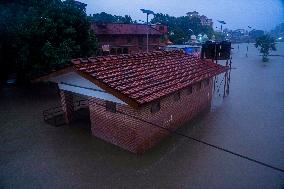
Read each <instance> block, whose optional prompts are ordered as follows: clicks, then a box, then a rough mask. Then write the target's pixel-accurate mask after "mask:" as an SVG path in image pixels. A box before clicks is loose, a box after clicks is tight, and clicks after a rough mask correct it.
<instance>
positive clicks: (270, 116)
mask: <svg viewBox="0 0 284 189" xmlns="http://www.w3.org/2000/svg"><path fill="white" fill-rule="evenodd" d="M234 47H235V49H234V50H233V52H234V55H233V68H234V69H233V70H232V72H231V83H230V94H229V96H227V97H226V98H225V99H223V98H222V95H221V97H219V95H218V93H215V98H214V102H213V106H212V110H211V111H210V112H209V113H207V114H204V115H202V116H200V117H198V118H197V119H195V120H194V121H191V122H189V123H187V124H185V126H184V127H182V128H181V129H179V130H178V132H181V133H183V134H186V135H189V136H191V137H194V138H197V139H200V140H203V141H206V142H208V143H211V144H214V145H218V146H220V147H223V148H226V149H229V150H231V151H234V152H236V153H240V154H242V155H245V156H248V157H250V158H253V159H256V160H258V161H261V162H265V163H267V164H270V165H272V166H274V167H278V168H280V169H282V170H283V169H284V57H281V56H271V57H270V62H268V63H266V64H264V63H262V62H261V57H260V56H258V53H257V51H256V49H255V48H254V47H252V46H251V45H250V47H249V52H248V57H246V54H245V51H246V44H242V45H240V47H239V50H238V48H237V46H236V45H235V46H234ZM273 54H276V55H277V54H278V55H284V44H283V43H282V44H279V45H278V51H277V52H274V53H273ZM222 77H223V76H220V77H219V80H220V81H221V80H222ZM220 93H222V91H220ZM0 97H1V98H0V188H218V189H220V188H264V189H266V188H268V189H270V188H279V189H283V187H284V173H283V172H280V171H277V170H274V169H271V168H268V167H265V166H262V165H260V164H257V163H254V162H251V161H248V160H246V159H243V158H240V157H237V156H234V155H232V154H229V153H226V152H223V151H220V150H216V149H214V148H212V147H209V146H206V145H204V144H201V143H198V142H194V141H192V140H188V139H186V138H182V137H179V136H173V135H172V136H170V137H168V138H166V139H165V140H163V141H162V142H161V143H160V144H159V145H158V146H156V147H154V148H153V149H152V150H150V151H149V152H147V153H146V154H144V155H142V156H137V155H133V154H131V153H129V152H127V151H124V150H121V149H120V148H118V147H115V146H113V145H111V144H108V143H106V142H104V141H102V140H100V139H97V138H95V137H92V136H91V135H90V133H89V130H88V129H87V128H86V125H87V124H89V122H88V120H87V119H85V120H83V119H82V120H79V121H76V122H74V123H73V124H72V125H71V127H68V126H62V127H52V126H50V125H47V124H46V123H45V122H44V121H43V118H42V111H43V110H44V109H47V108H50V107H52V106H57V105H58V104H59V96H58V94H57V93H56V90H55V88H53V87H52V86H38V87H33V88H19V87H7V86H6V87H2V88H1V90H0ZM84 126H85V127H84Z"/></svg>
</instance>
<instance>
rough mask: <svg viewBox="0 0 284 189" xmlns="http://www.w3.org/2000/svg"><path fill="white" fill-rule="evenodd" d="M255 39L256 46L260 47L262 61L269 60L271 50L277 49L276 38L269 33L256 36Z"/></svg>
mask: <svg viewBox="0 0 284 189" xmlns="http://www.w3.org/2000/svg"><path fill="white" fill-rule="evenodd" d="M255 41H256V43H255V47H256V48H259V52H260V53H261V54H262V61H263V62H267V61H268V55H269V52H270V51H271V50H272V51H276V47H275V39H274V38H273V37H271V36H270V35H268V34H267V35H263V36H260V37H258V38H256V40H255Z"/></svg>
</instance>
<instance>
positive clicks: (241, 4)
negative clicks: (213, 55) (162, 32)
mask: <svg viewBox="0 0 284 189" xmlns="http://www.w3.org/2000/svg"><path fill="white" fill-rule="evenodd" d="M81 2H84V3H86V4H88V6H87V13H88V14H93V13H98V12H107V13H110V14H116V15H126V14H127V15H130V16H131V17H132V18H133V19H136V20H145V15H143V14H142V13H141V11H140V8H144V9H151V10H153V11H154V12H156V13H160V12H161V13H167V14H169V15H173V16H182V15H185V14H186V13H187V12H189V11H194V10H196V11H198V12H199V13H200V14H204V15H206V16H207V17H209V18H212V19H213V21H214V24H215V23H216V21H217V20H224V21H226V22H227V25H226V26H225V27H227V28H229V29H239V28H245V29H247V26H248V25H249V26H252V27H253V28H255V29H263V30H270V29H272V28H274V27H275V26H276V25H277V24H280V23H282V22H284V0H81ZM215 25H216V24H215ZM216 26H218V27H219V25H216Z"/></svg>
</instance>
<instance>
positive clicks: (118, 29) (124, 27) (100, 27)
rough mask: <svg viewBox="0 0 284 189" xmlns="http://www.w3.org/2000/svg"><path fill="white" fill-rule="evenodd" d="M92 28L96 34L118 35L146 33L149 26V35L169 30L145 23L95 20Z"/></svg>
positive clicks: (162, 33) (164, 32)
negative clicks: (101, 22) (102, 22)
mask: <svg viewBox="0 0 284 189" xmlns="http://www.w3.org/2000/svg"><path fill="white" fill-rule="evenodd" d="M161 26H162V25H161ZM162 27H166V26H162ZM91 28H92V30H93V31H94V32H95V34H96V35H116V34H120V35H121V34H125V35H146V34H147V28H148V30H149V31H148V32H149V35H164V34H166V32H167V29H164V30H161V31H160V30H158V29H156V28H154V27H151V26H147V25H145V24H121V23H107V24H99V23H96V22H93V23H92V24H91Z"/></svg>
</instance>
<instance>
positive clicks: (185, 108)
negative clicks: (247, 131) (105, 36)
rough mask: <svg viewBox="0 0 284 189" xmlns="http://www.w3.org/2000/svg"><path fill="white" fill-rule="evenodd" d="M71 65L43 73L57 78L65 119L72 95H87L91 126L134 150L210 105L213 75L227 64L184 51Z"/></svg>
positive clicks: (69, 112) (79, 61) (70, 110)
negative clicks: (48, 73)
mask: <svg viewBox="0 0 284 189" xmlns="http://www.w3.org/2000/svg"><path fill="white" fill-rule="evenodd" d="M72 63H73V66H72V67H70V68H68V69H65V70H61V71H60V72H56V73H53V74H50V75H49V76H46V77H42V78H40V79H39V80H50V81H53V82H55V83H58V86H59V89H60V94H61V102H62V107H63V110H64V114H65V119H66V122H67V123H68V122H69V121H70V120H71V118H72V113H73V111H74V108H73V107H74V105H73V104H72V103H73V100H72V98H73V96H74V95H75V94H79V95H83V96H85V97H86V98H87V99H88V107H89V110H90V120H91V131H92V134H93V135H94V136H96V137H98V138H101V139H103V140H105V141H108V142H110V143H112V144H115V145H117V146H119V147H121V148H124V149H126V150H129V151H131V152H134V153H143V152H145V151H146V150H147V149H149V148H151V147H153V146H154V145H155V144H157V143H158V142H159V141H160V140H161V139H163V138H164V137H166V136H167V135H168V134H169V133H170V132H169V130H171V131H174V130H175V129H177V128H178V127H179V126H181V125H182V124H183V123H185V122H186V121H188V120H190V119H191V118H193V117H194V116H196V115H198V114H199V113H200V112H202V111H204V110H206V109H208V108H210V105H211V99H212V88H213V87H212V86H213V80H212V78H213V77H214V76H216V75H218V74H220V73H222V72H225V71H226V70H227V67H224V66H221V65H218V64H215V63H213V62H212V61H210V60H201V59H199V58H196V57H194V56H192V55H189V54H186V53H184V52H183V51H157V52H151V53H138V54H131V55H129V54H128V55H117V56H103V57H90V58H86V59H81V58H79V59H74V60H72Z"/></svg>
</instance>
